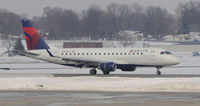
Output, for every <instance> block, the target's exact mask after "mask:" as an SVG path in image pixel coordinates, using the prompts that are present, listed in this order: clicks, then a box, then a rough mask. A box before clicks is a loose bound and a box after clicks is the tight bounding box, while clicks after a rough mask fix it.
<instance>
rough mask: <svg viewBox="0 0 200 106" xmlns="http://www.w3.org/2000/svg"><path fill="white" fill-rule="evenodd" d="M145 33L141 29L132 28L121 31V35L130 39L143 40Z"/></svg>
mask: <svg viewBox="0 0 200 106" xmlns="http://www.w3.org/2000/svg"><path fill="white" fill-rule="evenodd" d="M143 35H144V34H143V33H142V32H140V31H131V30H124V31H120V32H119V37H120V38H122V37H124V38H126V39H129V40H130V41H133V40H142V39H143Z"/></svg>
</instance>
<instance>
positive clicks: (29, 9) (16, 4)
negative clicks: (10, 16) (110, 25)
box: [0, 0, 191, 17]
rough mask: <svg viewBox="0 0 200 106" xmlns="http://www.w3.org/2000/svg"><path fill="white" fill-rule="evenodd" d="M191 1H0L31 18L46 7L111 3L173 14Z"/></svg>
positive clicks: (84, 7)
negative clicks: (183, 3) (152, 8)
mask: <svg viewBox="0 0 200 106" xmlns="http://www.w3.org/2000/svg"><path fill="white" fill-rule="evenodd" d="M186 1H191V0H0V8H1V9H3V8H4V9H7V10H9V11H13V12H15V13H18V14H28V16H29V17H32V16H40V15H42V13H43V8H44V7H47V6H49V7H61V8H68V9H73V10H75V11H80V10H83V9H86V8H87V7H88V6H90V5H91V4H98V5H100V6H101V7H102V8H104V7H105V6H106V5H107V4H109V3H113V2H115V3H120V4H131V3H138V4H141V5H143V6H150V5H154V6H161V7H164V8H166V9H167V10H168V11H169V12H171V13H173V12H174V11H175V9H176V7H177V5H178V4H179V3H181V2H186Z"/></svg>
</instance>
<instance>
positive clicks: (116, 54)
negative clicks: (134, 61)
mask: <svg viewBox="0 0 200 106" xmlns="http://www.w3.org/2000/svg"><path fill="white" fill-rule="evenodd" d="M89 54H90V55H93V54H94V55H123V54H124V55H131V54H132V55H136V54H137V55H140V54H141V55H143V53H66V54H65V55H89ZM61 55H64V53H62V54H61Z"/></svg>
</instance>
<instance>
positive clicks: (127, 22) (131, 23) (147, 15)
mask: <svg viewBox="0 0 200 106" xmlns="http://www.w3.org/2000/svg"><path fill="white" fill-rule="evenodd" d="M20 18H21V17H20V16H19V15H17V14H14V13H12V12H9V11H6V10H0V33H3V34H18V35H19V34H20V33H22V31H21V25H20ZM32 22H33V23H34V24H35V26H36V27H37V28H38V29H42V30H45V31H46V32H49V38H50V39H73V38H78V39H79V38H80V39H81V38H83V37H90V38H91V39H93V40H99V39H107V40H113V39H114V40H115V39H117V38H118V34H117V33H118V32H120V31H123V30H133V31H141V32H143V33H144V34H145V35H146V36H148V35H151V36H152V37H153V38H156V39H162V37H163V36H165V35H168V34H171V35H176V34H187V33H189V32H200V2H199V1H196V2H193V1H190V2H186V3H182V4H179V5H178V6H177V10H176V12H175V14H171V13H169V12H168V11H167V10H166V9H165V8H162V7H159V6H150V7H142V6H141V5H139V4H129V5H128V4H116V3H112V4H109V5H107V6H106V8H105V9H102V8H101V7H99V6H98V5H91V6H90V7H89V8H88V9H86V10H83V11H82V12H81V13H77V12H75V11H73V10H70V9H62V8H59V7H56V8H50V7H46V8H44V12H43V16H40V17H34V18H33V19H32Z"/></svg>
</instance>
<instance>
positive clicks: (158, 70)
mask: <svg viewBox="0 0 200 106" xmlns="http://www.w3.org/2000/svg"><path fill="white" fill-rule="evenodd" d="M156 68H157V72H156V75H161V71H160V68H162V67H156Z"/></svg>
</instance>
